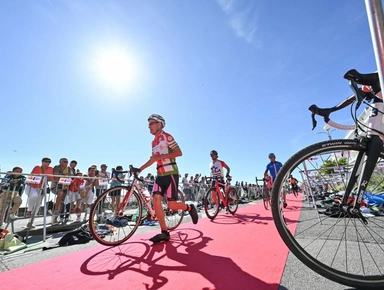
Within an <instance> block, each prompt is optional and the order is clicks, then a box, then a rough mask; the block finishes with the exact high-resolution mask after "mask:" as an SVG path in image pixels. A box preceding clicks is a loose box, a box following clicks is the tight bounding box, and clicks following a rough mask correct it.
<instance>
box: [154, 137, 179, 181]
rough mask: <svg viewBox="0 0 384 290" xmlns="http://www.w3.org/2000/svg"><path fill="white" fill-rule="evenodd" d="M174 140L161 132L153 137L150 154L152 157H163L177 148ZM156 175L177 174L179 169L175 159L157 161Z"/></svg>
mask: <svg viewBox="0 0 384 290" xmlns="http://www.w3.org/2000/svg"><path fill="white" fill-rule="evenodd" d="M178 147H179V145H177V143H176V141H175V139H173V137H172V136H171V135H170V134H168V133H166V132H164V131H162V132H161V133H160V134H159V135H158V136H156V137H155V139H153V141H152V154H153V155H163V154H168V153H171V152H173V150H175V149H176V148H178ZM156 169H157V175H158V176H166V175H171V174H179V169H178V168H177V165H176V159H175V158H164V159H160V160H158V161H157V167H156Z"/></svg>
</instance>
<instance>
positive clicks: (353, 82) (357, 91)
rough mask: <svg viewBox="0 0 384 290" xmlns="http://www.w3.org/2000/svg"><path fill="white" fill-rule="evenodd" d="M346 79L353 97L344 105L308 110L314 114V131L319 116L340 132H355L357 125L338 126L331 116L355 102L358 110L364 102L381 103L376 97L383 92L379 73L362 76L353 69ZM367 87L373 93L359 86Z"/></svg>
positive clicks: (312, 107) (313, 107)
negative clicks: (316, 116) (316, 117)
mask: <svg viewBox="0 0 384 290" xmlns="http://www.w3.org/2000/svg"><path fill="white" fill-rule="evenodd" d="M344 78H345V79H347V80H348V81H349V85H350V87H351V89H352V91H353V95H352V96H350V97H349V98H347V99H346V100H344V101H343V102H342V103H340V104H338V105H337V106H334V107H332V108H319V107H318V106H316V105H311V106H310V107H309V108H308V110H310V111H311V112H312V130H313V129H315V128H316V125H317V121H316V119H315V115H319V116H321V117H323V118H324V122H325V123H327V124H329V125H330V126H332V127H334V128H337V129H340V130H354V129H355V128H356V126H355V125H342V124H338V123H336V122H334V121H332V120H331V119H330V117H329V116H330V115H331V113H333V112H336V111H338V110H341V109H343V108H345V107H347V106H349V105H351V104H353V103H354V102H357V104H356V110H357V109H358V108H359V107H360V105H361V103H362V102H363V101H364V100H367V101H368V102H370V101H371V100H372V99H373V100H374V102H378V101H381V100H380V99H379V98H378V97H376V96H375V95H376V94H378V93H379V92H381V88H380V81H379V75H378V73H370V74H361V73H359V72H358V71H357V70H355V69H352V70H349V71H347V72H346V73H345V75H344ZM358 84H360V85H365V86H370V87H371V88H372V90H373V93H372V92H365V91H363V90H362V89H361V88H359V87H358V86H357V85H358Z"/></svg>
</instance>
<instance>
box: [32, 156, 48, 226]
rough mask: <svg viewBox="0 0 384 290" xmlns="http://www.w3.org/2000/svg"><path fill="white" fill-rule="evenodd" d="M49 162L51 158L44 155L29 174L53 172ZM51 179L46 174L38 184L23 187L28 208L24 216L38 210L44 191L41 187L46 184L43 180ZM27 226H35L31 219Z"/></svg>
mask: <svg viewBox="0 0 384 290" xmlns="http://www.w3.org/2000/svg"><path fill="white" fill-rule="evenodd" d="M50 164H51V158H49V157H44V158H43V159H41V165H36V166H35V167H34V168H33V169H32V171H31V174H33V175H41V174H49V175H52V174H53V168H52V167H51V166H50ZM45 180H47V183H48V181H52V180H53V177H52V176H47V179H45V178H44V177H43V178H42V179H41V181H40V183H39V184H36V183H30V184H28V185H27V186H26V187H25V193H26V194H27V196H28V203H27V204H28V208H27V213H26V215H25V217H26V218H30V217H31V216H32V218H33V217H34V216H35V215H36V214H37V213H38V212H39V209H40V205H41V202H42V200H43V197H44V192H43V189H44V188H45V186H47V184H46V183H44V181H45ZM27 227H28V228H35V226H34V225H33V224H32V222H31V221H29V222H28V224H27Z"/></svg>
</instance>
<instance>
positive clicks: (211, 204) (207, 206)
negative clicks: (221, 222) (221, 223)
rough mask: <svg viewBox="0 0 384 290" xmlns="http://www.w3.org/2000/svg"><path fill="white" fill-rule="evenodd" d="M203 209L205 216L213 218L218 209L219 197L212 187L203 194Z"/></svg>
mask: <svg viewBox="0 0 384 290" xmlns="http://www.w3.org/2000/svg"><path fill="white" fill-rule="evenodd" d="M204 210H205V214H206V215H207V217H208V218H209V219H211V220H213V219H215V217H216V216H217V214H218V213H219V210H220V197H219V195H218V194H217V193H216V191H215V189H214V188H210V189H209V190H208V191H207V193H206V194H205V196H204Z"/></svg>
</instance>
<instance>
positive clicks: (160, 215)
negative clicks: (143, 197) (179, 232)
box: [152, 192, 168, 231]
mask: <svg viewBox="0 0 384 290" xmlns="http://www.w3.org/2000/svg"><path fill="white" fill-rule="evenodd" d="M162 200H163V197H162V195H161V194H160V193H157V192H154V193H153V196H152V202H153V207H154V209H155V214H156V218H157V220H158V222H159V224H160V228H161V230H162V231H167V230H168V227H167V225H166V224H165V215H164V209H163V205H162V204H161V202H162Z"/></svg>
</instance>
